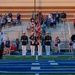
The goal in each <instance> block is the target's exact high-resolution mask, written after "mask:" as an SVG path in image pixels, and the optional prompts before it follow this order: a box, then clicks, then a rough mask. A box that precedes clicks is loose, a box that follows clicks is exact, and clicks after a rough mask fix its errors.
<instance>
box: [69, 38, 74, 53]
mask: <svg viewBox="0 0 75 75" xmlns="http://www.w3.org/2000/svg"><path fill="white" fill-rule="evenodd" d="M69 52H73V42H72V40H71V39H70V41H69Z"/></svg>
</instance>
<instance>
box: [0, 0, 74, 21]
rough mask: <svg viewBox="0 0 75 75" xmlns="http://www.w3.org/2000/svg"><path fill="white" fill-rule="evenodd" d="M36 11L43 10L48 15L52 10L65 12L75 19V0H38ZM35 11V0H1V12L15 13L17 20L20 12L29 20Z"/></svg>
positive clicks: (23, 17) (68, 16)
mask: <svg viewBox="0 0 75 75" xmlns="http://www.w3.org/2000/svg"><path fill="white" fill-rule="evenodd" d="M36 2H37V3H36V12H38V11H42V12H43V14H44V15H45V16H46V15H48V14H49V13H50V12H51V13H56V12H59V13H61V12H63V11H65V12H66V14H67V19H68V20H70V21H73V19H74V16H75V14H74V12H75V9H74V8H75V1H74V0H66V1H65V0H61V1H60V0H57V1H54V0H46V1H45V0H43V1H39V0H36ZM40 7H41V8H40ZM32 11H34V0H28V1H24V0H22V1H21V0H14V1H11V0H0V13H3V14H4V13H9V12H12V13H13V19H14V20H16V14H17V13H18V12H19V13H21V15H22V21H29V20H30V17H31V16H30V15H31V13H32Z"/></svg>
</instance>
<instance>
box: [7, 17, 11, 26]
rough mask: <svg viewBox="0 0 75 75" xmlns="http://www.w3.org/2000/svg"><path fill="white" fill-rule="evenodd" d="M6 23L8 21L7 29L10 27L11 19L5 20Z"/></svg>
mask: <svg viewBox="0 0 75 75" xmlns="http://www.w3.org/2000/svg"><path fill="white" fill-rule="evenodd" d="M7 21H8V27H10V26H11V18H10V17H9V16H8V18H7Z"/></svg>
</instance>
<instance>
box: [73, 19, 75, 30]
mask: <svg viewBox="0 0 75 75" xmlns="http://www.w3.org/2000/svg"><path fill="white" fill-rule="evenodd" d="M73 25H74V29H75V19H74V22H73Z"/></svg>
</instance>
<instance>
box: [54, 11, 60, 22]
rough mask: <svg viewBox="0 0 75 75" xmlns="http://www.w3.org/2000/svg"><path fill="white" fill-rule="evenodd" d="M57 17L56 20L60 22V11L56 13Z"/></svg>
mask: <svg viewBox="0 0 75 75" xmlns="http://www.w3.org/2000/svg"><path fill="white" fill-rule="evenodd" d="M55 17H56V21H57V22H58V23H59V19H60V14H59V13H58V12H57V13H56V16H55Z"/></svg>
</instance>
